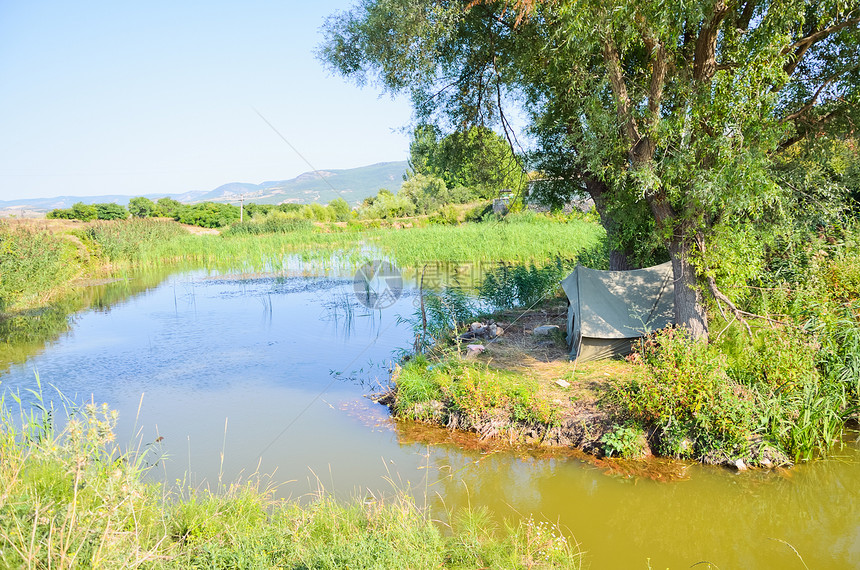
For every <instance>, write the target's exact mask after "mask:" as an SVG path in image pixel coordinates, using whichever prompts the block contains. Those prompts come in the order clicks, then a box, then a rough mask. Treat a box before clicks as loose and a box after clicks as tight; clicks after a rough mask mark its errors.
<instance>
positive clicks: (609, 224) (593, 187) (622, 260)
mask: <svg viewBox="0 0 860 570" xmlns="http://www.w3.org/2000/svg"><path fill="white" fill-rule="evenodd" d="M585 189H586V191H588V195H589V196H591V199H592V200H593V201H594V207H595V208H596V209H597V213H598V215H600V225H602V226H603V229H604V230H606V237H607V238H609V243H610V249H609V269H610V270H611V271H629V270H630V269H638V266H637V264H636V263H635V262H634V261H633V260H634V257H633V255H634V254H633V249H632V248H630V247H628V246H626V244H625V245H622V247H621V248H618V247H617V244H618V240H615V239H613V238H614V236H615V232H616V230H617V228H618V222H617V221H616V220H615V219H613V217H612V216H611V215H610V213H609V208H608V207H607V196H606V194H607V187H606V184H605V183H603V182H601V181H600V180H586V181H585Z"/></svg>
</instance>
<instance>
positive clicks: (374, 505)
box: [0, 392, 579, 569]
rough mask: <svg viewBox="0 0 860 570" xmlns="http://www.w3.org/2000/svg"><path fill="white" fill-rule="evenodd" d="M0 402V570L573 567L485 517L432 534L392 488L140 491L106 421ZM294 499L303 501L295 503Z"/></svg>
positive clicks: (139, 457)
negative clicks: (366, 491)
mask: <svg viewBox="0 0 860 570" xmlns="http://www.w3.org/2000/svg"><path fill="white" fill-rule="evenodd" d="M35 395H36V397H37V398H38V402H37V403H38V405H39V411H25V410H24V409H23V406H21V401H20V399H18V398H16V400H17V402H18V405H19V407H21V411H20V412H19V414H18V417H15V415H13V414H12V413H11V410H10V407H9V405H8V403H7V402H6V401H2V402H0V455H2V457H3V461H2V462H0V488H2V489H3V493H2V494H0V552H2V553H3V564H4V566H8V567H10V568H23V567H27V566H32V567H38V568H54V567H58V568H63V567H94V568H125V567H129V566H145V567H153V568H164V569H169V568H331V569H334V568H379V569H384V568H476V569H477V568H486V567H496V568H559V567H565V568H576V567H578V566H579V554H578V552H577V551H576V549H575V548H574V547H571V545H570V543H569V542H568V541H567V539H565V538H564V537H563V536H562V535H561V533H560V532H559V529H558V528H557V527H555V526H552V525H547V524H545V523H541V524H535V523H534V521H533V520H531V519H528V520H523V521H521V522H519V523H515V524H511V525H510V526H508V527H506V528H505V529H498V528H496V527H495V526H494V525H493V524H491V523H490V519H489V517H488V515H487V513H486V511H471V510H462V511H456V512H452V513H450V517H449V518H450V521H449V523H448V524H446V525H445V526H446V527H447V530H446V532H445V533H443V532H441V530H440V529H439V527H438V526H437V525H436V524H434V522H433V521H432V520H431V519H430V516H429V512H427V511H425V510H422V509H420V508H418V507H417V506H416V504H415V502H414V501H413V500H412V499H411V498H410V497H409V496H408V495H407V494H406V493H404V492H398V493H395V494H394V495H393V496H391V497H386V498H384V499H383V498H380V499H377V500H374V501H366V500H364V499H361V500H359V499H356V500H353V501H348V502H339V501H336V500H334V499H333V498H332V497H331V496H328V495H325V494H322V493H319V494H317V495H316V496H314V497H311V498H310V499H309V500H303V501H301V502H299V501H279V500H275V499H273V498H272V489H271V488H270V487H266V486H264V485H263V483H264V482H263V481H261V480H260V479H259V478H258V479H255V480H254V481H251V482H248V483H234V484H230V485H228V486H224V487H220V488H218V489H216V490H209V489H204V488H198V489H180V490H179V493H176V492H173V491H170V490H168V489H167V488H166V487H163V486H161V485H158V484H153V483H148V482H147V479H148V475H147V468H146V467H145V465H147V463H148V460H149V458H148V457H147V453H150V452H152V453H157V452H158V445H157V443H153V444H147V445H145V446H142V445H141V446H139V447H138V449H142V450H145V451H143V452H142V453H136V452H124V451H123V450H121V449H120V448H119V447H118V446H116V444H115V443H114V432H113V428H114V426H115V424H116V421H117V415H116V412H113V411H111V410H110V409H109V408H108V407H107V406H105V405H102V406H95V405H93V404H88V405H85V406H77V405H75V404H74V403H72V402H67V403H66V411H67V413H68V415H69V418H70V419H69V421H68V422H67V423H66V425H65V426H59V425H57V424H56V421H55V418H56V415H57V414H56V413H55V412H56V411H55V410H53V409H52V407H51V406H50V404H48V403H46V402H44V401H43V400H41V395H40V393H39V392H35ZM306 499H307V498H306Z"/></svg>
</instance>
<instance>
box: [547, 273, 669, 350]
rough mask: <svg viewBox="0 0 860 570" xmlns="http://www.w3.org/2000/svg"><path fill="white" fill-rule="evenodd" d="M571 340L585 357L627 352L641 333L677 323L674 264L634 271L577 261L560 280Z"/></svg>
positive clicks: (572, 344)
mask: <svg viewBox="0 0 860 570" xmlns="http://www.w3.org/2000/svg"><path fill="white" fill-rule="evenodd" d="M561 287H562V289H564V292H565V294H566V295H567V298H568V300H569V301H570V306H569V307H568V311H567V331H568V335H567V342H568V346H569V348H570V354H571V357H572V358H575V359H579V360H582V361H589V360H598V359H601V358H610V357H613V356H624V355H626V354H629V353H630V351H631V350H632V345H633V342H634V341H635V340H636V339H637V338H640V337H642V336H643V335H645V334H647V333H649V332H651V331H654V330H657V329H661V328H663V327H666V326H668V325H670V324H672V323H673V322H674V320H675V319H674V312H675V305H674V290H673V286H672V263H671V262H666V263H664V264H662V265H656V266H654V267H648V268H646V269H635V270H632V271H600V270H597V269H589V268H587V267H583V266H581V265H577V266H576V268H575V269H574V270H573V273H571V274H570V275H568V276H567V277H566V278H565V279H564V280H563V281H562V282H561Z"/></svg>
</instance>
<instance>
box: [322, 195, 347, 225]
mask: <svg viewBox="0 0 860 570" xmlns="http://www.w3.org/2000/svg"><path fill="white" fill-rule="evenodd" d="M327 207H328V209H329V210H331V211H332V213H333V216H334V221H336V222H346V221H348V220H350V219H352V208H350V207H349V204H348V203H347V201H346V200H344V199H343V198H335V199H334V200H332V201H331V202H329V203H328V206H327Z"/></svg>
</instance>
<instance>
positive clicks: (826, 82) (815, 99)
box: [780, 73, 838, 123]
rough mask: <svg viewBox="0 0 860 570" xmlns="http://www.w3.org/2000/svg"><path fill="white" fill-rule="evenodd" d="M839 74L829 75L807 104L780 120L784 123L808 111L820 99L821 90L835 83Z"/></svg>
mask: <svg viewBox="0 0 860 570" xmlns="http://www.w3.org/2000/svg"><path fill="white" fill-rule="evenodd" d="M837 76H838V74H835V73H834V74H833V75H831V76H830V77H828V78H827V80H826V81H825V82H824V83H822V84H821V86H820V87H819V88H818V89H816V90H815V94H814V95H813V96H812V97H810V99H809V101H807V102H806V104H804V105H803V107H801V108H800V109H798V110H797V111H795V112H794V113H792V114H790V115H788V116H787V117H783V118H782V119H781V121H780V122H783V123H784V122H786V121H794V120H797V119H799V118H800V117H802V116H803V115H805V114H806V113H808V112H809V110H810V109H812V108H813V107H814V106H815V102H816V101H817V100H818V96H819V95H821V92H822V91H824V89H826V88H827V86H828V85H830V84H831V83H833V80H834V79H836V77H837Z"/></svg>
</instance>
